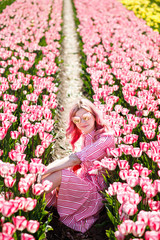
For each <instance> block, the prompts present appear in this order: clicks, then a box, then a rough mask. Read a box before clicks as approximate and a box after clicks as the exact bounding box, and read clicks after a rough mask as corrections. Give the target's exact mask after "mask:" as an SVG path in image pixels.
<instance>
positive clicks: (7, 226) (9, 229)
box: [2, 222, 16, 235]
mask: <svg viewBox="0 0 160 240" xmlns="http://www.w3.org/2000/svg"><path fill="white" fill-rule="evenodd" d="M15 231H16V228H15V226H14V225H13V224H12V223H10V222H6V223H4V224H3V225H2V232H3V233H6V234H8V235H13V233H14V232H15Z"/></svg>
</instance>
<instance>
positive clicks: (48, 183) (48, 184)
mask: <svg viewBox="0 0 160 240" xmlns="http://www.w3.org/2000/svg"><path fill="white" fill-rule="evenodd" d="M42 185H43V187H44V191H46V192H48V191H49V190H50V189H51V188H52V186H53V182H51V181H48V180H44V181H42Z"/></svg>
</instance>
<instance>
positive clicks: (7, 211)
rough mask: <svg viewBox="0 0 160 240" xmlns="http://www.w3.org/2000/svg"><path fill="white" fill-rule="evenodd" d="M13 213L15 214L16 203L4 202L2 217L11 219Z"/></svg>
mask: <svg viewBox="0 0 160 240" xmlns="http://www.w3.org/2000/svg"><path fill="white" fill-rule="evenodd" d="M13 213H15V206H14V203H13V202H11V201H5V202H3V206H2V215H3V216H4V217H10V216H11V215H12V214H13Z"/></svg>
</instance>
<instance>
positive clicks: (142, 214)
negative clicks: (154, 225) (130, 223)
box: [137, 210, 149, 225]
mask: <svg viewBox="0 0 160 240" xmlns="http://www.w3.org/2000/svg"><path fill="white" fill-rule="evenodd" d="M148 219H149V214H148V212H147V211H144V210H140V211H139V213H138V215H137V221H140V222H144V223H145V224H146V225H148Z"/></svg>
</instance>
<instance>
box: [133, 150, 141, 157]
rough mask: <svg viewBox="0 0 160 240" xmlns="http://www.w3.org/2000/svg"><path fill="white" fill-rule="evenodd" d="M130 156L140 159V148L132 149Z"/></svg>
mask: <svg viewBox="0 0 160 240" xmlns="http://www.w3.org/2000/svg"><path fill="white" fill-rule="evenodd" d="M131 155H132V157H140V156H141V155H142V150H141V149H140V148H133V149H132V151H131Z"/></svg>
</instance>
